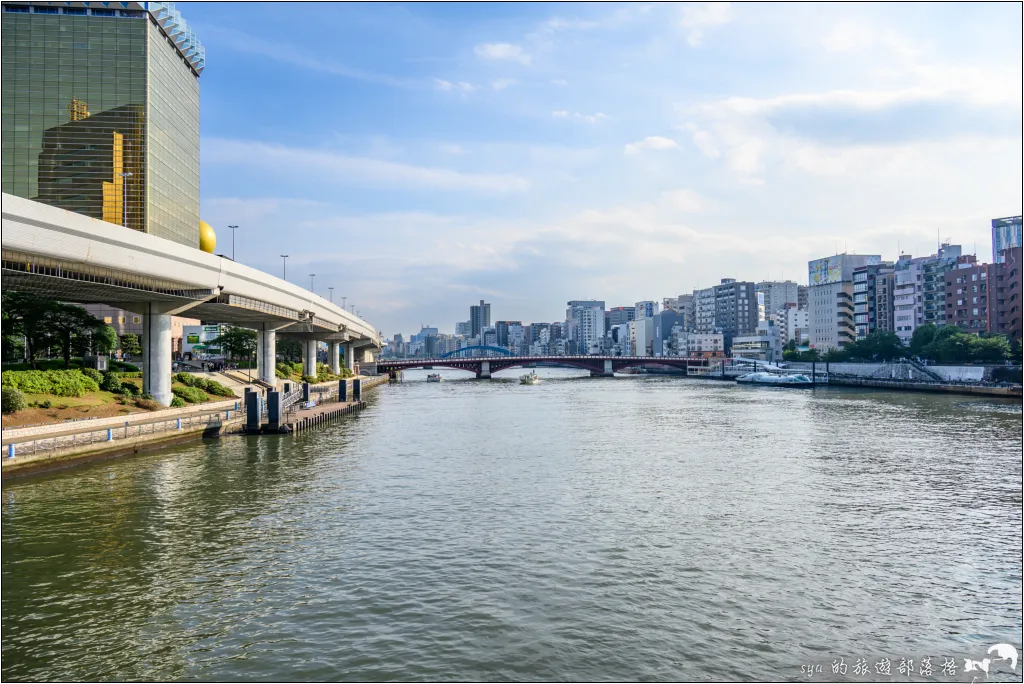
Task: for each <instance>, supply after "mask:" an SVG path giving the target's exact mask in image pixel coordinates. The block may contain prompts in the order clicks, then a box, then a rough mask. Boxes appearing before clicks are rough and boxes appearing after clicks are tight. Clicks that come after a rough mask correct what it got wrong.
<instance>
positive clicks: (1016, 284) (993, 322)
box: [944, 247, 1024, 340]
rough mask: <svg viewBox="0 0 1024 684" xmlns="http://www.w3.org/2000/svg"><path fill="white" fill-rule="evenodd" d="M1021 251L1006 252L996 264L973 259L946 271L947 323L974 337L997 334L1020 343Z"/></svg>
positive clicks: (964, 260)
mask: <svg viewBox="0 0 1024 684" xmlns="http://www.w3.org/2000/svg"><path fill="white" fill-rule="evenodd" d="M1022 252H1024V249H1022V248H1021V247H1011V248H1009V249H1005V250H1003V252H1002V254H1001V255H1000V256H1001V257H1002V258H1003V260H1002V261H1001V262H999V263H997V264H979V263H977V260H976V259H975V258H974V257H973V256H971V255H967V256H963V257H960V259H958V260H957V264H956V268H954V269H951V270H949V271H946V273H945V276H944V277H945V280H946V293H947V296H946V323H947V324H948V325H956V326H958V327H959V328H961V329H963V330H965V331H967V332H973V333H998V334H1002V335H1007V336H1008V337H1009V338H1010V339H1011V340H1019V339H1021V318H1022V316H1021V310H1022V299H1021V296H1022V295H1021V291H1022V282H1021V274H1022V265H1024V264H1022V261H1024V257H1022Z"/></svg>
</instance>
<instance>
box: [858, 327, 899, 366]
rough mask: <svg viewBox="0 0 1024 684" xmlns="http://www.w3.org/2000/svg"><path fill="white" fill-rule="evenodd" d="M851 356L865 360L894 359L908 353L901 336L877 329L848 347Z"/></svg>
mask: <svg viewBox="0 0 1024 684" xmlns="http://www.w3.org/2000/svg"><path fill="white" fill-rule="evenodd" d="M847 350H848V351H849V354H850V357H851V358H855V359H861V360H864V361H892V360H893V359H900V358H903V357H905V356H906V355H907V348H906V347H904V346H903V342H902V341H901V340H900V338H899V336H898V335H896V334H895V333H891V332H883V331H881V330H876V331H874V332H872V333H870V334H869V335H867V336H866V337H863V338H861V339H859V340H857V341H856V342H854V343H853V344H852V345H850V346H849V347H847Z"/></svg>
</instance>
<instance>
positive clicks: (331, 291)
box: [327, 287, 334, 304]
mask: <svg viewBox="0 0 1024 684" xmlns="http://www.w3.org/2000/svg"><path fill="white" fill-rule="evenodd" d="M327 292H329V293H330V295H331V304H333V303H334V288H333V287H329V288H327Z"/></svg>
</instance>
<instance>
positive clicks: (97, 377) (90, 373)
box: [82, 368, 103, 385]
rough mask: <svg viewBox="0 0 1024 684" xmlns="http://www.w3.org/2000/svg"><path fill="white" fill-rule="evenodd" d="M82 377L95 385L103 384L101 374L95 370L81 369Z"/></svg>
mask: <svg viewBox="0 0 1024 684" xmlns="http://www.w3.org/2000/svg"><path fill="white" fill-rule="evenodd" d="M82 375H84V376H85V377H87V378H90V379H91V380H92V381H93V382H95V383H96V384H97V385H99V384H100V383H101V382H103V373H100V372H99V371H98V370H96V369H95V368H83V369H82Z"/></svg>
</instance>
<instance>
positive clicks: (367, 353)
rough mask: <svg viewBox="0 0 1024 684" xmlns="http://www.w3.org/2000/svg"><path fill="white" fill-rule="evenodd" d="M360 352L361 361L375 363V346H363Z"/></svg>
mask: <svg viewBox="0 0 1024 684" xmlns="http://www.w3.org/2000/svg"><path fill="white" fill-rule="evenodd" d="M359 352H360V355H359V363H364V364H365V363H373V347H362V348H361V349H360V350H359Z"/></svg>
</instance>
